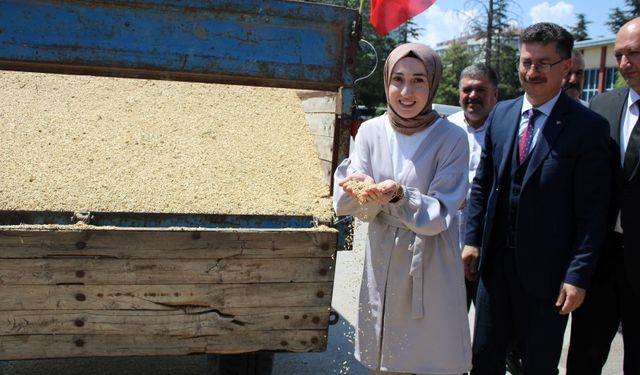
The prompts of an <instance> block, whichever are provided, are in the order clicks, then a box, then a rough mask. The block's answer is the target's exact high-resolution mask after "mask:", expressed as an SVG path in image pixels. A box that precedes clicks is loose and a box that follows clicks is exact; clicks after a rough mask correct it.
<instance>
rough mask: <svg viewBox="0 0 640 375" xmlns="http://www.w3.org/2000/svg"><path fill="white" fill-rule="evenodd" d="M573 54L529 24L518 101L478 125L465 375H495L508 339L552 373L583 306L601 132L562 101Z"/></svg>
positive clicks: (542, 27) (565, 39)
mask: <svg viewBox="0 0 640 375" xmlns="http://www.w3.org/2000/svg"><path fill="white" fill-rule="evenodd" d="M572 48H573V37H572V36H571V34H570V33H569V32H567V30H565V29H563V28H562V27H560V26H558V25H556V24H552V23H538V24H535V25H532V26H529V27H527V28H526V29H525V30H524V31H523V33H522V35H521V44H520V58H519V62H518V75H519V77H520V83H521V85H522V88H523V89H524V91H525V95H524V96H522V97H519V98H517V99H513V100H507V101H503V102H499V103H498V104H497V105H496V106H495V108H494V110H493V111H492V112H491V114H490V115H489V118H488V119H487V134H486V139H485V148H484V150H483V153H482V157H481V161H480V166H479V167H478V171H477V173H476V177H475V179H474V182H473V185H472V192H471V197H470V200H469V222H468V224H467V233H466V238H465V243H466V246H465V247H464V249H463V254H462V257H463V261H464V265H465V273H466V276H467V277H469V278H472V277H476V276H477V275H478V274H479V275H480V283H479V288H478V295H477V298H476V324H475V333H474V343H473V370H472V372H471V373H472V374H504V371H505V369H504V358H505V354H506V350H507V348H508V344H509V343H510V342H512V341H513V340H514V339H515V341H516V342H517V345H518V347H519V349H520V352H521V355H522V364H523V367H524V373H525V374H529V375H536V374H544V375H546V374H557V373H558V362H559V360H560V353H561V351H562V342H563V335H564V330H565V327H566V323H567V316H568V315H567V314H569V313H570V312H571V311H573V310H575V309H576V308H578V307H579V306H580V305H581V304H582V301H583V300H584V297H585V294H586V289H587V288H588V286H589V281H590V279H591V276H592V274H593V271H594V268H595V264H596V261H597V258H598V250H599V248H600V247H601V245H602V241H603V239H604V234H605V226H606V216H607V208H608V203H609V176H610V165H609V159H610V152H609V127H608V124H607V121H606V120H605V119H604V118H602V117H601V116H599V115H597V114H596V113H594V112H592V111H590V110H589V109H587V108H586V107H585V106H583V105H582V104H580V103H579V102H577V101H575V100H573V99H571V98H569V97H568V96H567V95H566V94H565V93H563V92H562V87H561V86H562V78H563V77H564V76H565V75H566V74H567V72H568V71H569V69H570V68H571V50H572Z"/></svg>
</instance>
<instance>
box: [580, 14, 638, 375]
mask: <svg viewBox="0 0 640 375" xmlns="http://www.w3.org/2000/svg"><path fill="white" fill-rule="evenodd" d="M614 52H615V56H616V60H617V62H618V70H619V71H620V73H621V74H622V77H624V79H625V81H627V85H628V86H629V87H625V88H622V89H617V90H614V91H610V92H607V93H604V94H601V95H598V96H596V97H595V98H594V99H593V100H592V101H591V105H590V107H591V109H592V110H594V111H596V112H597V113H599V114H600V115H602V116H603V117H605V118H606V119H607V120H608V121H609V124H610V128H611V145H612V152H611V154H612V170H613V173H612V178H613V182H612V184H611V186H612V188H613V189H612V196H611V197H612V199H611V204H610V212H609V222H608V235H607V240H606V242H605V246H604V248H603V250H602V251H601V255H600V260H599V261H598V266H597V268H596V272H595V274H594V277H593V280H592V283H591V289H590V290H589V291H588V293H587V295H586V298H585V302H584V304H583V305H582V307H580V308H579V309H577V310H576V311H575V312H574V314H573V325H572V329H571V344H570V347H569V355H568V358H567V375H590V374H601V373H602V366H603V365H604V364H605V362H606V361H607V356H608V355H609V348H610V346H611V341H612V340H613V338H614V336H615V335H616V332H617V331H618V326H619V324H620V323H622V336H623V340H624V373H625V375H631V374H633V375H637V374H640V271H638V269H637V268H638V265H640V121H639V119H640V110H639V108H638V105H639V104H638V100H639V99H640V18H635V19H633V20H631V21H629V22H628V23H626V24H625V25H624V26H622V28H621V29H620V31H619V32H618V35H617V36H616V42H615V46H614ZM594 178H597V176H594Z"/></svg>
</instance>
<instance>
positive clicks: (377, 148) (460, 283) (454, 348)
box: [333, 43, 471, 375]
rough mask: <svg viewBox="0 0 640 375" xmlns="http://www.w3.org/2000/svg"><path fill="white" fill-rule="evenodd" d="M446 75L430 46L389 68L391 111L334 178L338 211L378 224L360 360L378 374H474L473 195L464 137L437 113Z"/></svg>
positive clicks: (364, 295) (370, 252)
mask: <svg viewBox="0 0 640 375" xmlns="http://www.w3.org/2000/svg"><path fill="white" fill-rule="evenodd" d="M441 76H442V64H441V62H440V58H439V57H438V55H437V54H436V53H435V52H434V51H433V50H432V49H430V48H429V47H427V46H425V45H422V44H418V43H408V44H403V45H401V46H399V47H397V48H396V49H394V50H393V51H392V52H391V54H390V55H389V57H388V58H387V60H386V63H385V66H384V83H385V92H386V97H387V112H386V113H385V114H384V115H382V116H379V117H376V118H373V119H371V120H369V121H366V122H365V123H363V124H362V126H361V127H360V129H359V131H358V135H357V137H356V139H355V143H354V145H355V148H354V149H353V150H352V152H351V155H350V156H349V158H348V159H346V160H345V161H343V162H342V163H341V164H340V166H339V167H338V168H337V170H336V173H335V181H337V182H338V183H337V184H336V185H335V186H334V198H333V199H334V209H335V210H336V213H337V214H338V215H353V216H355V217H358V218H359V219H361V220H363V221H367V222H369V226H368V233H367V239H366V250H365V264H364V272H363V276H362V286H361V289H360V301H359V311H358V321H357V329H356V345H355V346H356V348H355V356H356V358H357V359H358V361H360V362H361V363H362V364H363V365H364V366H365V367H367V368H368V369H369V370H370V372H371V374H379V373H382V374H387V375H388V374H390V373H397V374H460V373H463V372H467V371H469V370H470V368H471V347H470V335H469V324H468V320H467V319H468V318H467V308H466V296H465V287H464V272H463V266H462V260H461V254H460V250H459V247H458V246H457V244H458V231H457V226H456V223H455V222H452V221H453V220H454V218H455V215H456V212H457V210H458V208H459V207H460V206H461V204H462V203H463V201H464V198H465V195H466V191H467V184H468V180H467V173H468V159H469V149H468V142H467V138H466V135H465V133H464V131H463V130H462V129H460V128H459V127H457V126H456V125H453V124H452V123H450V122H449V121H448V120H446V119H445V118H441V117H440V116H439V115H438V113H437V112H436V111H434V110H432V109H431V104H432V102H433V98H434V96H435V94H436V90H437V89H438V84H439V82H440V78H441Z"/></svg>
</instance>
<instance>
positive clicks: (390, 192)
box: [338, 173, 401, 204]
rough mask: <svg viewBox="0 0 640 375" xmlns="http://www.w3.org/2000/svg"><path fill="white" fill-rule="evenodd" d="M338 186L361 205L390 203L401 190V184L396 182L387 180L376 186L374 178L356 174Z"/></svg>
mask: <svg viewBox="0 0 640 375" xmlns="http://www.w3.org/2000/svg"><path fill="white" fill-rule="evenodd" d="M338 186H340V187H342V189H343V190H344V191H346V192H347V193H348V194H349V195H351V196H352V197H353V198H355V199H357V200H358V201H359V202H360V203H361V204H365V203H370V202H373V203H378V204H386V203H389V201H390V200H391V199H393V197H395V196H396V193H397V192H398V191H399V189H401V186H400V184H399V183H398V182H396V181H394V180H385V181H382V182H380V183H377V184H376V183H375V181H374V180H373V178H371V177H370V176H367V175H365V174H363V173H354V174H352V175H349V176H347V177H346V178H345V179H344V180H342V181H340V182H338Z"/></svg>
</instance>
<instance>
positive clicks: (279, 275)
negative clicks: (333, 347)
mask: <svg viewBox="0 0 640 375" xmlns="http://www.w3.org/2000/svg"><path fill="white" fill-rule="evenodd" d="M334 264H335V261H334V260H333V259H331V258H306V259H305V258H282V259H234V258H226V259H218V260H215V259H206V260H203V259H199V260H191V259H181V260H180V261H174V260H171V259H139V260H138V259H136V260H120V259H74V258H70V259H48V260H43V259H5V260H3V261H2V262H0V284H2V285H42V284H45V285H56V284H85V285H99V284H123V285H127V284H128V285H135V284H156V285H166V284H211V283H221V284H225V283H262V282H266V283H270V282H284V283H291V282H319V281H320V282H321V281H331V280H332V277H333V268H334Z"/></svg>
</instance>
